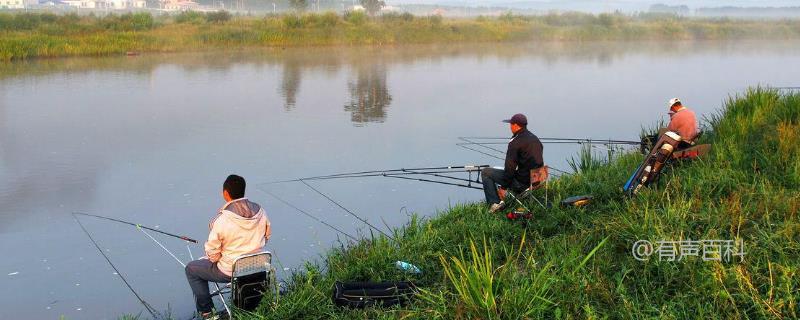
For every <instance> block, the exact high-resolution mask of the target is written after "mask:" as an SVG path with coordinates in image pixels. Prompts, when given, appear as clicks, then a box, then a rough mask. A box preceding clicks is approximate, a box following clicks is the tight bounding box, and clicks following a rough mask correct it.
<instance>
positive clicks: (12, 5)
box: [0, 0, 25, 9]
mask: <svg viewBox="0 0 800 320" xmlns="http://www.w3.org/2000/svg"><path fill="white" fill-rule="evenodd" d="M0 9H25V0H0Z"/></svg>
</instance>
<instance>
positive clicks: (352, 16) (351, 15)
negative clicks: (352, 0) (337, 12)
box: [344, 11, 367, 26]
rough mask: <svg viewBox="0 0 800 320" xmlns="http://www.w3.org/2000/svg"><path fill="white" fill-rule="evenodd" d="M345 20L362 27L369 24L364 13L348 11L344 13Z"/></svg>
mask: <svg viewBox="0 0 800 320" xmlns="http://www.w3.org/2000/svg"><path fill="white" fill-rule="evenodd" d="M344 20H345V21H347V22H350V23H352V24H354V25H357V26H360V25H362V24H364V23H366V22H367V14H366V13H365V12H364V11H347V12H345V13H344Z"/></svg>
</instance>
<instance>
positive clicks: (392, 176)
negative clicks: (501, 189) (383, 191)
mask: <svg viewBox="0 0 800 320" xmlns="http://www.w3.org/2000/svg"><path fill="white" fill-rule="evenodd" d="M384 177H387V178H397V179H405V180H412V181H420V182H432V183H438V184H445V185H450V186H457V187H464V188H470V189H476V190H483V188H479V187H475V186H472V185H469V184H459V183H452V182H444V181H436V180H428V179H422V178H409V177H404V176H398V175H391V174H387V175H385V176H384ZM470 182H472V181H470Z"/></svg>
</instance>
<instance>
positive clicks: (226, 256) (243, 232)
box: [186, 175, 272, 319]
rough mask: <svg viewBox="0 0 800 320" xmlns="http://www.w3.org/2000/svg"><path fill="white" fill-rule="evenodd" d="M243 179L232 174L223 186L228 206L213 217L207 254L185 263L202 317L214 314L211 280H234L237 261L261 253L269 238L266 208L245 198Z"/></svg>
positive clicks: (207, 317)
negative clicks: (242, 256) (232, 276)
mask: <svg viewBox="0 0 800 320" xmlns="http://www.w3.org/2000/svg"><path fill="white" fill-rule="evenodd" d="M245 186H246V184H245V181H244V178H242V177H240V176H237V175H230V176H228V178H227V179H225V183H224V184H223V185H222V197H223V198H224V199H225V201H226V202H225V205H223V206H222V208H220V209H219V211H218V212H217V215H216V216H215V217H214V219H212V220H211V223H210V224H209V229H210V230H211V231H210V232H209V234H208V241H206V243H205V252H206V256H205V257H203V258H200V259H199V260H194V261H191V262H189V264H187V265H186V279H188V280H189V286H190V287H191V288H192V293H193V294H194V299H195V306H196V307H197V313H198V314H199V315H200V316H201V317H202V318H203V319H209V318H211V317H212V308H213V307H214V303H213V302H212V300H211V294H210V290H209V288H208V283H209V282H218V283H224V282H229V281H230V280H231V274H232V273H233V262H234V260H235V259H236V258H237V257H239V256H241V255H244V254H248V253H254V252H260V251H261V250H263V248H264V245H266V243H267V241H268V240H269V237H270V234H271V233H272V232H271V228H270V223H269V219H268V218H267V214H266V213H265V212H264V208H262V207H261V206H259V205H258V204H257V203H255V202H251V201H250V200H248V199H247V198H245V197H244V191H245Z"/></svg>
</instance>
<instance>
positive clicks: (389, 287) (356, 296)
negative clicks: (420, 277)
mask: <svg viewBox="0 0 800 320" xmlns="http://www.w3.org/2000/svg"><path fill="white" fill-rule="evenodd" d="M415 293H416V287H415V286H414V284H413V283H411V282H405V281H400V282H339V281H337V282H336V283H335V284H334V285H333V304H335V305H337V306H340V307H347V308H365V307H371V306H380V307H389V306H393V305H397V304H399V305H405V304H406V303H408V301H409V300H411V298H412V297H413V296H414V294H415Z"/></svg>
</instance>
